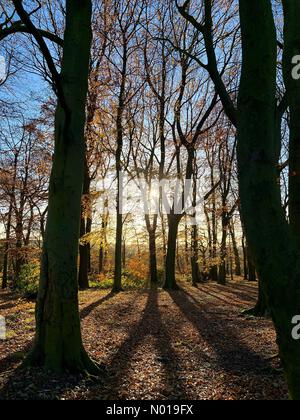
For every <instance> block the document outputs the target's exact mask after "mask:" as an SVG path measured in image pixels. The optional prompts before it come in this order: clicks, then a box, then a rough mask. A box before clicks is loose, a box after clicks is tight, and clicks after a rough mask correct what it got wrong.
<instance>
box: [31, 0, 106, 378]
mask: <svg viewBox="0 0 300 420" xmlns="http://www.w3.org/2000/svg"><path fill="white" fill-rule="evenodd" d="M91 13H92V4H91V1H90V0H67V3H66V30H65V39H64V54H63V62H62V73H61V76H60V78H59V80H60V83H61V90H62V92H63V101H64V103H62V98H61V97H60V98H59V103H58V107H57V111H56V119H55V152H54V159H53V168H52V174H51V178H50V191H49V214H48V221H47V227H46V233H45V240H44V247H43V259H42V267H41V281H40V288H39V295H38V303H37V311H36V320H37V330H36V337H35V344H34V349H33V352H32V353H31V355H30V357H29V358H28V360H27V363H28V364H39V365H42V366H44V367H45V368H47V369H49V370H52V371H55V372H62V371H64V370H67V371H69V372H90V373H93V374H96V373H98V368H97V367H96V365H95V364H94V363H93V362H92V361H91V360H90V359H89V357H88V356H87V353H86V351H85V350H84V347H83V344H82V338H81V329H80V320H79V309H78V270H77V258H78V241H79V227H80V204H81V195H82V187H83V178H84V155H85V147H84V128H85V106H86V97H87V90H88V71H89V58H90V48H91V41H92V31H91Z"/></svg>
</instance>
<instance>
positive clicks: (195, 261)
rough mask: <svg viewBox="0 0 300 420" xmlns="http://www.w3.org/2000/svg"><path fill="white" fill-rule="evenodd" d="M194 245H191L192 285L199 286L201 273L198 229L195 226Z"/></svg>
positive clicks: (193, 230)
mask: <svg viewBox="0 0 300 420" xmlns="http://www.w3.org/2000/svg"><path fill="white" fill-rule="evenodd" d="M191 236H192V244H191V250H192V255H191V267H192V283H193V286H197V284H198V283H200V282H201V272H200V268H199V249H198V228H197V225H196V224H195V225H194V226H193V227H192V234H191Z"/></svg>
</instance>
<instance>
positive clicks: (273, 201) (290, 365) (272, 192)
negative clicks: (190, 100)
mask: <svg viewBox="0 0 300 420" xmlns="http://www.w3.org/2000/svg"><path fill="white" fill-rule="evenodd" d="M239 3H240V16H241V31H242V47H243V65H242V77H241V84H240V91H239V100H238V172H239V184H240V199H241V211H242V219H243V225H244V227H245V231H246V236H247V239H248V244H249V247H250V249H251V253H252V255H253V258H254V260H255V266H256V268H257V271H258V274H259V278H260V281H261V284H262V287H263V291H264V293H265V294H266V296H267V299H268V307H269V309H270V312H271V316H272V319H273V322H274V325H275V328H276V332H277V342H278V345H279V352H280V357H281V360H282V362H283V366H284V370H285V373H286V376H287V380H288V385H289V391H290V396H291V398H292V399H295V400H300V341H299V340H294V339H293V337H292V329H293V325H292V320H293V318H294V317H295V316H296V315H298V314H299V313H300V299H299V296H300V284H299V277H300V252H299V248H298V247H297V246H296V241H295V240H294V235H293V233H291V230H290V227H289V225H288V223H287V221H286V215H285V211H284V209H283V208H282V203H281V191H280V186H279V183H278V180H277V179H278V173H277V165H278V161H277V158H278V155H277V150H278V144H277V143H278V135H277V133H276V67H277V36H276V29H275V23H274V17H273V13H272V6H271V2H270V1H268V0H252V1H251V2H250V1H248V0H240V2H239ZM287 3H290V4H294V2H287ZM258 34H259V36H258ZM254 215H255V217H254Z"/></svg>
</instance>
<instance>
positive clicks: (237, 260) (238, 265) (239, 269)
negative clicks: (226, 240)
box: [230, 223, 242, 277]
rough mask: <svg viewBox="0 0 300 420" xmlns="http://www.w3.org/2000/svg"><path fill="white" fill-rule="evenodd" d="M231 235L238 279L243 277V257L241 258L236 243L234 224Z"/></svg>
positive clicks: (231, 226) (231, 227)
mask: <svg viewBox="0 0 300 420" xmlns="http://www.w3.org/2000/svg"><path fill="white" fill-rule="evenodd" d="M230 234H231V240H232V248H233V253H234V262H235V275H236V276H237V277H241V275H242V264H241V257H240V252H239V248H238V245H237V241H236V236H235V229H234V224H233V223H231V225H230Z"/></svg>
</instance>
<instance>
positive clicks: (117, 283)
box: [113, 39, 128, 293]
mask: <svg viewBox="0 0 300 420" xmlns="http://www.w3.org/2000/svg"><path fill="white" fill-rule="evenodd" d="M127 60H128V49H127V40H126V39H123V66H122V80H121V87H120V93H119V104H118V110H117V120H116V129H117V151H116V170H117V183H118V186H117V219H116V244H115V274H114V284H113V292H114V293H119V292H122V291H123V288H122V239H123V215H122V208H121V207H122V203H121V194H122V191H121V189H122V185H121V178H122V161H121V157H122V149H123V113H124V108H125V89H126V78H127Z"/></svg>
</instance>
